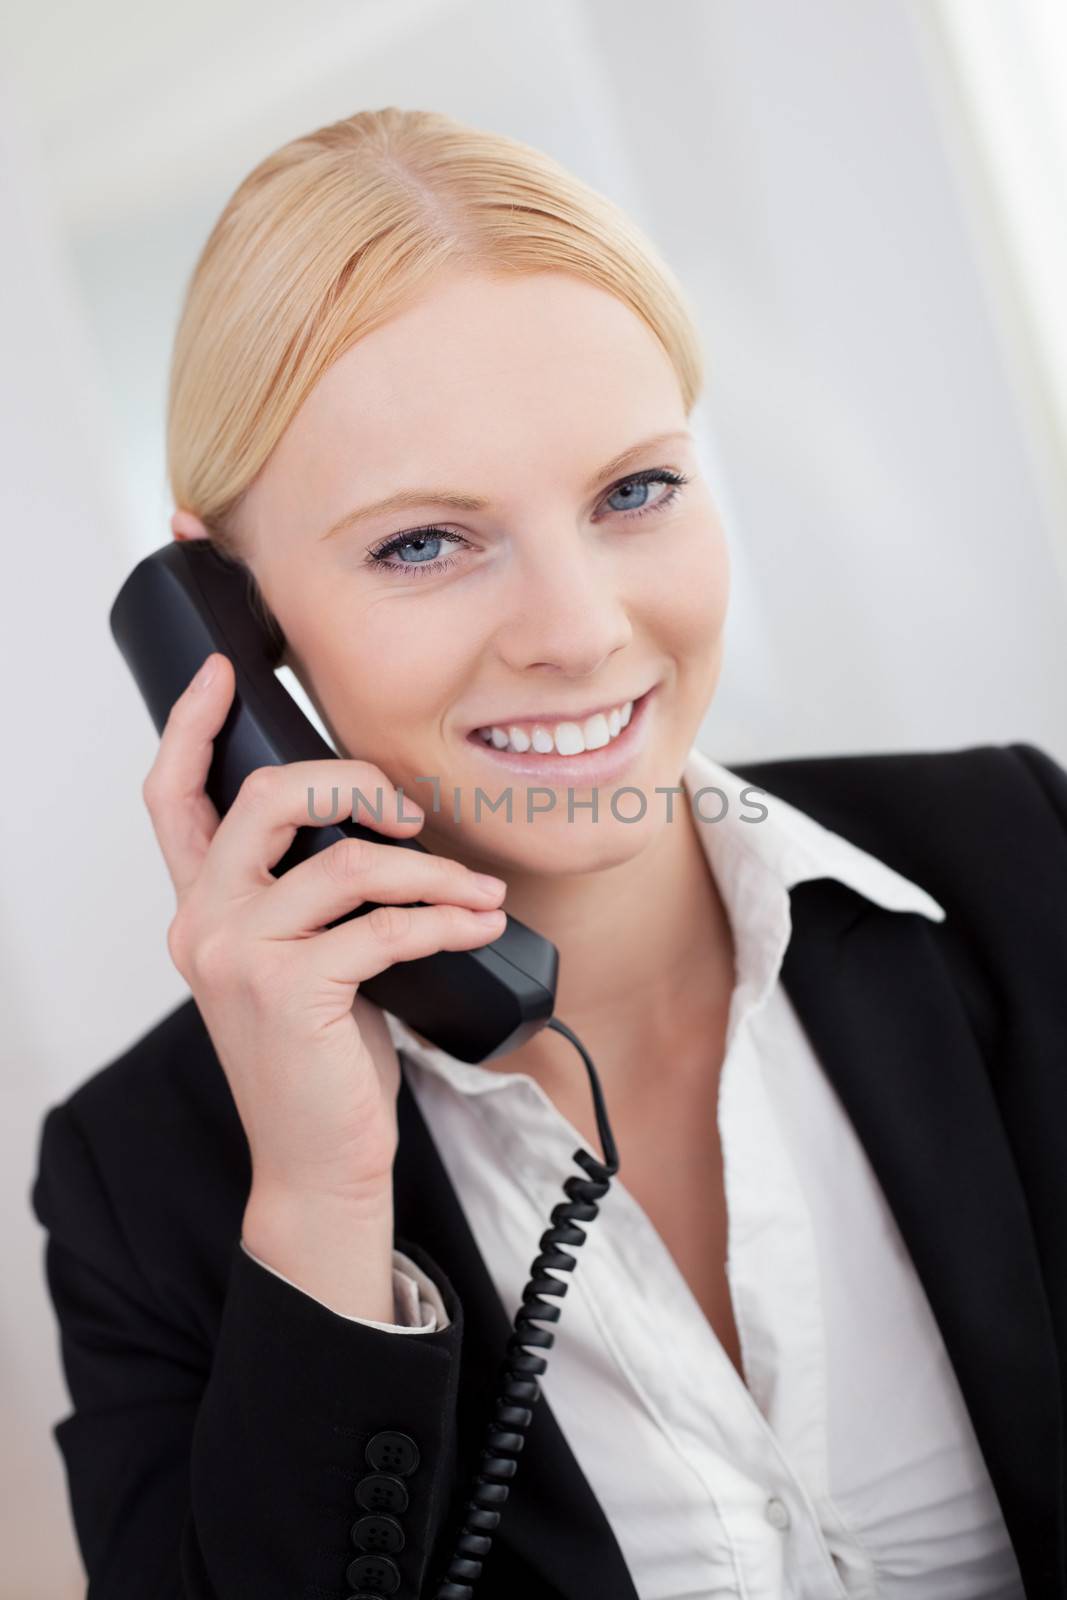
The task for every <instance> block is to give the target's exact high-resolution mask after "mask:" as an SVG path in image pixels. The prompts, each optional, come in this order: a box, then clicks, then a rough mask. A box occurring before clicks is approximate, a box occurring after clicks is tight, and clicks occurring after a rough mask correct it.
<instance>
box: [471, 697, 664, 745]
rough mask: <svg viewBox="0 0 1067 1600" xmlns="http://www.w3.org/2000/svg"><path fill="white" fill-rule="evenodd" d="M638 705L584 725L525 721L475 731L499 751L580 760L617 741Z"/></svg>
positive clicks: (607, 711)
mask: <svg viewBox="0 0 1067 1600" xmlns="http://www.w3.org/2000/svg"><path fill="white" fill-rule="evenodd" d="M633 709H634V703H633V701H632V700H624V701H623V702H622V704H621V705H617V706H606V707H605V708H604V709H603V710H602V711H594V712H593V714H592V716H589V717H585V718H584V719H583V720H582V721H581V722H549V721H547V720H544V721H534V720H532V719H531V720H529V721H524V722H509V723H506V724H503V725H500V724H497V723H492V724H491V725H490V726H488V727H484V728H475V730H474V736H475V737H476V738H479V739H481V740H483V741H484V743H486V744H491V745H493V747H494V748H495V749H497V750H514V751H515V752H516V753H517V754H519V755H523V754H525V753H526V751H528V750H534V751H536V752H537V754H538V755H552V754H556V755H560V756H579V755H583V754H584V753H585V751H586V750H600V749H602V748H603V747H604V745H608V744H611V743H612V742H613V740H615V739H617V738H618V737H619V735H620V733H621V732H622V730H623V729H624V728H625V727H626V726H627V725H628V724H629V721H630V717H631V715H632V714H633Z"/></svg>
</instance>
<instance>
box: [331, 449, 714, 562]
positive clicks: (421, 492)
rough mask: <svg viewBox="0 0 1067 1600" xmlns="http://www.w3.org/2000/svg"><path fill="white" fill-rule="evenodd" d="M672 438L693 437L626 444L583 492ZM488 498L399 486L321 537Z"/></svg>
mask: <svg viewBox="0 0 1067 1600" xmlns="http://www.w3.org/2000/svg"><path fill="white" fill-rule="evenodd" d="M671 439H692V434H691V433H690V432H689V430H688V428H674V429H672V430H671V431H670V432H668V433H657V434H654V435H653V436H652V438H651V439H642V440H641V442H640V444H632V445H629V446H628V447H627V448H626V449H625V450H623V451H620V453H619V454H618V455H617V456H614V457H613V458H612V460H610V461H609V462H607V463H606V465H605V466H603V467H601V469H600V471H599V472H597V473H594V475H593V477H592V478H591V479H590V480H589V482H588V483H587V484H586V486H585V490H584V492H585V493H586V494H592V493H593V491H594V490H596V489H599V488H600V486H601V484H603V483H606V482H607V480H608V479H609V478H611V477H613V476H614V475H615V474H616V473H617V472H621V471H622V470H623V468H624V467H626V466H627V465H628V464H629V463H630V462H631V461H632V460H633V458H634V457H635V456H639V455H642V454H643V453H644V451H646V450H652V449H654V448H655V447H656V446H657V445H661V444H666V443H667V442H668V441H669V440H671ZM490 503H491V502H490V501H488V500H486V499H484V498H482V497H480V496H478V495H473V494H460V493H458V492H457V491H456V490H454V489H399V490H397V492H396V493H395V494H390V495H386V497H385V498H384V500H375V501H374V502H373V504H371V505H366V506H360V507H359V508H358V510H355V511H346V512H345V514H344V516H343V517H340V518H339V519H338V520H337V521H336V522H335V523H334V524H333V526H332V527H330V528H327V530H326V532H325V533H324V534H322V535H321V537H322V538H323V539H330V538H332V537H333V535H334V534H335V533H340V532H341V531H342V530H343V529H345V528H352V527H354V526H355V525H356V523H358V522H365V521H367V519H368V518H370V517H378V516H381V515H382V514H383V513H384V512H387V511H410V510H412V509H414V508H415V507H416V506H425V505H436V506H447V507H448V508H449V510H451V511H485V510H486V509H487V507H488V506H489V505H490Z"/></svg>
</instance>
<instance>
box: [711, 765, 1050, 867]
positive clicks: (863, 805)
mask: <svg viewBox="0 0 1067 1600" xmlns="http://www.w3.org/2000/svg"><path fill="white" fill-rule="evenodd" d="M731 770H732V771H735V772H737V773H738V775H739V776H742V777H746V778H751V779H752V781H753V782H755V783H757V784H759V785H761V786H764V787H766V789H767V790H768V791H769V792H771V793H774V794H779V795H781V796H782V798H783V799H785V800H788V801H789V802H790V803H791V804H792V805H795V806H797V807H798V808H799V809H800V810H802V811H807V812H808V813H809V814H810V815H812V816H814V817H815V818H816V819H817V820H818V821H819V822H821V823H822V824H823V825H824V826H825V827H828V828H833V829H834V830H835V831H836V832H840V833H843V834H846V835H847V836H849V837H851V836H852V835H853V834H855V835H857V838H856V840H855V842H856V843H858V844H862V839H861V838H860V837H858V836H859V835H864V834H866V835H867V836H868V837H870V838H871V839H872V840H873V838H874V835H875V833H876V832H877V833H879V834H884V833H886V831H887V829H888V828H891V829H892V831H894V832H899V833H901V834H904V835H906V834H908V833H916V832H919V831H920V830H921V829H922V828H923V827H924V826H929V825H931V824H934V825H936V824H937V823H938V822H940V821H941V820H942V819H943V818H944V817H945V816H946V815H948V814H951V815H952V816H953V817H955V819H956V820H957V821H960V820H966V818H967V817H975V818H977V819H979V820H984V819H986V818H988V817H998V816H1001V814H1002V812H1003V809H1004V807H1005V806H1007V805H1013V806H1014V807H1015V808H1016V812H1017V813H1018V814H1021V815H1026V816H1029V817H1030V818H1031V820H1033V821H1035V822H1036V823H1037V825H1038V827H1039V828H1040V830H1041V832H1042V833H1043V834H1044V835H1049V836H1055V835H1062V836H1064V837H1065V838H1067V772H1065V771H1064V769H1063V767H1062V766H1060V765H1059V764H1058V763H1057V762H1056V761H1055V760H1054V759H1053V758H1052V757H1051V756H1050V755H1048V754H1047V752H1045V751H1044V750H1041V749H1040V748H1038V746H1036V745H1032V744H1025V743H1016V744H1006V745H995V744H984V745H969V746H967V747H965V748H963V749H955V750H916V751H913V750H907V751H887V752H878V753H874V754H869V755H868V754H864V755H826V756H796V757H789V758H785V759H781V760H776V759H771V760H766V761H756V762H742V763H740V764H739V765H737V766H734V767H732V768H731ZM1001 820H1003V817H1002V816H1001Z"/></svg>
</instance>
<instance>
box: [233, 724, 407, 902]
mask: <svg viewBox="0 0 1067 1600" xmlns="http://www.w3.org/2000/svg"><path fill="white" fill-rule="evenodd" d="M353 790H358V791H359V794H360V795H362V796H363V797H365V799H366V800H367V801H368V802H369V803H370V805H371V807H372V808H374V811H375V812H376V813H377V815H374V814H370V813H368V812H367V810H366V809H365V807H364V806H363V805H362V804H361V805H360V807H359V813H358V819H359V821H360V823H361V824H364V825H365V826H367V827H372V828H376V829H378V830H380V831H381V832H382V833H384V834H386V835H389V836H392V837H396V838H408V837H410V836H411V834H412V832H413V831H415V829H416V828H418V827H420V826H421V824H422V820H423V818H422V813H421V811H420V810H419V808H418V806H417V805H416V804H415V802H414V801H412V800H410V799H409V798H408V796H406V795H405V796H404V797H403V805H402V806H401V804H400V798H401V797H400V796H399V794H398V792H397V789H396V788H395V786H394V785H393V784H392V783H390V781H389V779H388V778H387V777H386V776H385V773H384V772H383V771H382V769H381V768H380V767H376V766H375V765H374V764H373V763H372V762H370V761H349V760H345V759H342V758H341V757H339V756H324V757H323V758H322V759H321V760H318V761H290V762H287V763H286V764H285V765H280V766H273V767H257V768H256V769H255V771H253V772H250V773H249V774H248V776H247V777H246V778H245V780H244V782H243V783H242V785H241V787H240V789H239V790H238V793H237V797H236V799H235V800H234V802H233V805H232V806H231V807H230V809H229V810H228V811H227V813H226V815H225V816H224V817H223V819H222V821H221V822H220V823H219V825H218V829H217V831H216V833H215V837H214V838H213V840H212V842H211V849H210V850H209V852H208V855H207V858H206V860H205V862H204V866H203V872H202V877H203V880H204V886H205V888H207V889H208V890H209V891H213V892H216V893H220V894H222V895H223V896H224V897H225V898H227V899H236V898H242V897H244V896H245V895H247V893H248V891H249V890H250V889H253V888H265V887H269V886H270V885H271V884H272V883H273V882H274V881H275V880H274V879H273V878H272V877H271V874H270V868H271V867H272V866H274V865H275V863H276V862H278V861H280V860H281V858H282V856H283V855H284V854H285V852H286V850H288V848H289V846H290V845H291V844H292V842H293V838H294V836H295V834H296V830H297V828H298V827H301V826H304V827H312V828H314V827H323V826H324V825H325V824H326V823H327V822H329V821H336V820H337V819H338V818H340V817H350V816H351V814H352V794H353ZM413 818H414V820H412V819H413ZM404 853H405V854H414V852H408V851H405V852H404ZM292 870H293V871H295V870H296V869H295V868H293V869H292ZM287 875H288V874H286V876H287Z"/></svg>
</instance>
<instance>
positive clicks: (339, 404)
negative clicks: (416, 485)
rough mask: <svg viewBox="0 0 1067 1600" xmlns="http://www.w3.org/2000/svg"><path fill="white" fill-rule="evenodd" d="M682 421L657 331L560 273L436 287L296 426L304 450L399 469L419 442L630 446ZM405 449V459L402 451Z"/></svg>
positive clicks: (463, 278) (340, 371)
mask: <svg viewBox="0 0 1067 1600" xmlns="http://www.w3.org/2000/svg"><path fill="white" fill-rule="evenodd" d="M672 419H676V420H684V414H683V405H682V396H681V390H680V385H679V382H678V378H677V375H676V373H675V371H674V368H673V366H672V365H671V362H670V360H669V358H668V356H667V353H666V351H665V350H664V348H663V346H662V345H661V344H660V342H659V340H658V339H657V338H656V336H655V334H654V333H653V331H652V329H651V328H650V327H649V326H648V324H647V323H646V322H645V321H644V319H643V318H642V317H640V316H639V315H638V314H637V313H636V312H634V311H632V310H631V309H630V307H629V306H627V305H626V304H624V302H623V301H621V300H619V299H618V298H617V297H616V296H615V295H612V294H610V293H608V292H607V291H606V290H603V289H600V288H598V287H597V286H596V285H594V284H590V283H587V282H585V281H583V280H581V279H578V278H575V277H572V276H570V275H568V274H565V273H561V272H542V273H536V274H523V275H516V276H514V277H508V278H504V277H500V276H489V275H486V274H481V273H477V274H476V273H473V272H471V271H467V272H463V273H456V274H453V275H451V276H450V277H448V278H447V279H444V280H442V281H439V282H437V283H435V284H434V285H433V286H432V287H431V288H430V289H429V290H428V291H427V292H426V293H425V295H424V296H423V297H422V298H421V299H420V300H418V301H417V302H416V303H414V304H413V305H411V306H409V307H408V308H406V309H405V310H403V311H402V312H400V313H398V314H397V315H396V316H395V317H393V318H392V319H391V320H390V321H389V322H387V323H385V324H384V325H383V326H381V327H380V328H376V329H375V330H374V331H373V332H372V333H370V334H368V335H366V336H365V337H364V338H363V339H361V340H360V341H359V342H358V343H357V344H355V345H354V346H353V347H352V348H351V349H350V350H348V351H346V352H345V354H344V355H342V356H341V357H340V358H339V359H338V360H337V361H336V362H334V363H333V365H332V366H331V367H330V368H329V369H328V370H327V371H326V372H325V373H324V374H323V376H322V378H321V379H320V380H319V382H318V384H317V385H316V386H315V389H314V390H313V391H312V392H311V394H310V395H309V396H308V398H307V400H306V401H305V403H304V405H303V407H302V408H301V411H300V412H299V413H298V414H297V416H296V417H295V418H294V420H293V422H292V423H291V424H290V429H289V436H290V438H289V442H290V443H291V444H292V445H295V446H297V447H299V449H300V450H301V451H311V452H312V453H332V452H333V451H335V450H336V449H337V448H339V447H344V446H345V445H346V444H347V446H348V447H349V448H351V447H352V446H353V445H354V444H356V443H358V446H359V448H360V453H361V454H363V453H364V452H367V453H369V454H370V455H371V456H373V455H374V454H378V455H381V454H386V455H388V456H391V457H394V464H395V465H397V466H398V465H400V464H401V463H402V462H403V460H404V459H405V457H406V456H408V455H410V453H411V452H412V451H413V449H414V448H415V447H416V446H417V447H418V451H419V453H421V452H422V451H423V450H424V449H425V448H426V446H427V445H428V444H432V445H434V446H436V447H437V448H435V449H434V452H433V453H434V454H435V455H437V454H439V453H442V454H447V455H448V456H449V457H450V458H452V459H454V457H455V452H456V451H457V450H463V451H465V452H467V453H470V452H471V451H472V450H473V452H474V454H475V458H477V457H478V456H484V455H485V454H486V452H487V450H488V449H490V448H491V447H492V445H493V444H494V443H497V444H499V445H501V446H505V447H507V448H509V449H515V448H517V447H519V446H520V445H522V444H523V443H525V444H526V446H527V447H529V445H530V444H531V443H532V436H533V435H534V434H536V435H537V436H539V437H542V438H548V437H555V438H558V439H559V440H561V441H566V440H568V439H574V438H575V437H576V435H577V437H578V438H580V439H583V440H585V441H586V442H587V443H588V445H589V447H590V448H594V449H595V448H597V447H598V446H601V445H605V444H606V446H607V449H608V453H609V454H610V453H611V450H612V449H615V450H617V449H620V448H622V447H624V446H625V445H626V444H628V443H630V442H632V441H631V438H630V435H631V434H632V436H633V437H634V438H637V437H640V436H641V432H642V430H644V432H646V433H648V432H654V431H656V429H657V427H659V428H662V427H664V426H666V425H667V424H668V422H669V421H670V420H672ZM397 452H399V457H397Z"/></svg>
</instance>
